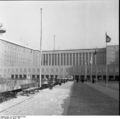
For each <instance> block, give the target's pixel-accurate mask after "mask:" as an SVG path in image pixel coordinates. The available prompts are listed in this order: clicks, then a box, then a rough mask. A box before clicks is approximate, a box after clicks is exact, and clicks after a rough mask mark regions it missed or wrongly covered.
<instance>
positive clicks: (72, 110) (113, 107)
mask: <svg viewBox="0 0 120 119" xmlns="http://www.w3.org/2000/svg"><path fill="white" fill-rule="evenodd" d="M63 107H64V113H63V115H119V101H117V100H115V99H113V98H110V97H109V96H107V95H105V94H103V93H102V92H100V91H98V90H96V89H94V88H92V87H89V86H88V85H86V84H85V83H81V82H79V83H76V82H74V84H73V87H72V89H71V94H70V97H69V98H67V99H66V100H65V101H64V106H63Z"/></svg>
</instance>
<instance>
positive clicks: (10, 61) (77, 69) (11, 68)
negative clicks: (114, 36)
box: [0, 40, 119, 79]
mask: <svg viewBox="0 0 120 119" xmlns="http://www.w3.org/2000/svg"><path fill="white" fill-rule="evenodd" d="M95 51H96V54H95ZM39 58H40V55H39V51H37V50H33V49H30V48H27V47H23V46H20V45H18V44H15V43H11V42H8V41H5V40H0V77H1V78H12V79H26V78H30V79H39V72H40V69H39V68H40V67H39V66H40V62H39V61H40V60H39ZM107 64H108V67H110V68H108V76H110V77H112V78H114V79H118V77H119V73H118V71H119V65H118V64H119V46H118V45H116V46H108V47H107ZM105 65H106V48H97V49H73V50H72V49H71V50H51V51H43V52H42V78H43V77H47V78H67V77H71V76H73V77H74V78H79V79H81V78H85V77H87V78H88V79H90V76H91V75H92V77H93V78H95V77H96V76H97V77H98V78H103V79H104V78H105V75H106V73H105ZM91 66H92V70H91Z"/></svg>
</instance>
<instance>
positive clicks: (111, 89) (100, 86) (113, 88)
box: [85, 82, 119, 101]
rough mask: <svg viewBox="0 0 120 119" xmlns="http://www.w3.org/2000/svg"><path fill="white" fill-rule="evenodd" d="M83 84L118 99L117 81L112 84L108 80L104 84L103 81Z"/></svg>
mask: <svg viewBox="0 0 120 119" xmlns="http://www.w3.org/2000/svg"><path fill="white" fill-rule="evenodd" d="M85 84H87V85H88V86H90V87H92V88H94V89H96V90H98V91H100V92H102V93H104V94H105V95H108V96H109V97H111V98H114V99H116V100H118V101H119V84H118V83H116V84H114V83H113V84H112V82H110V83H108V84H107V85H106V84H105V82H96V83H94V84H93V83H91V82H85Z"/></svg>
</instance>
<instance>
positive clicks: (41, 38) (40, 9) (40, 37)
mask: <svg viewBox="0 0 120 119" xmlns="http://www.w3.org/2000/svg"><path fill="white" fill-rule="evenodd" d="M40 13H41V29H40V80H39V87H41V78H42V77H41V69H42V68H41V66H42V62H41V61H42V8H40Z"/></svg>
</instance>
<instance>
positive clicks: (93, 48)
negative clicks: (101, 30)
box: [0, 39, 119, 52]
mask: <svg viewBox="0 0 120 119" xmlns="http://www.w3.org/2000/svg"><path fill="white" fill-rule="evenodd" d="M0 40H1V41H4V42H7V43H10V44H12V45H16V46H19V47H22V48H26V49H29V50H33V51H38V52H39V50H34V49H31V48H28V47H26V46H22V45H19V44H16V43H13V42H10V41H6V40H3V39H0ZM110 46H119V45H109V46H108V47H110ZM95 49H105V47H102V48H87V49H63V50H43V51H42V52H61V51H78V50H95Z"/></svg>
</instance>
